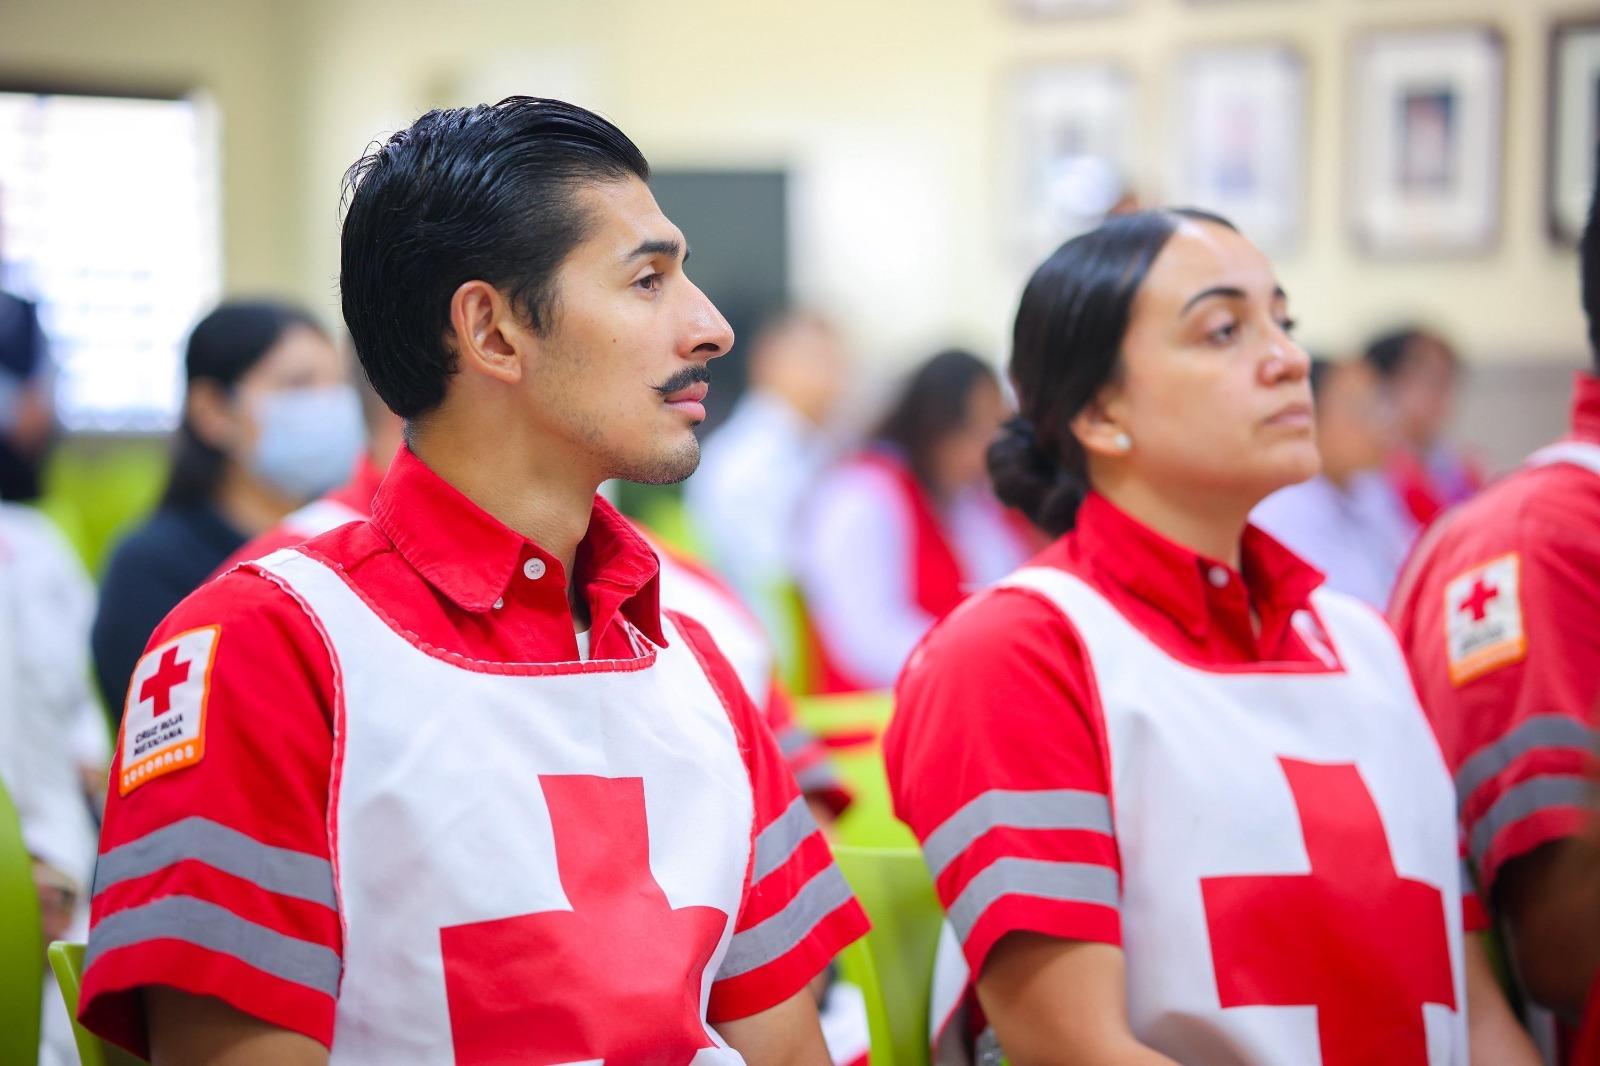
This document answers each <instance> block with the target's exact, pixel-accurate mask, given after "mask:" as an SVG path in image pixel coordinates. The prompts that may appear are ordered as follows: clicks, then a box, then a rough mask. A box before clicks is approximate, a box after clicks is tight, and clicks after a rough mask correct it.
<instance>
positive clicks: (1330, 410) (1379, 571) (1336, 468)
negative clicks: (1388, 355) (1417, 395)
mask: <svg viewBox="0 0 1600 1066" xmlns="http://www.w3.org/2000/svg"><path fill="white" fill-rule="evenodd" d="M1311 395H1312V396H1313V397H1314V399H1315V404H1316V424H1317V451H1318V452H1319V453H1320V454H1321V456H1322V473H1320V474H1318V475H1317V476H1316V477H1314V478H1312V479H1311V480H1310V481H1303V482H1301V483H1300V484H1298V485H1290V486H1289V487H1288V488H1284V489H1279V490H1278V491H1277V492H1275V493H1273V494H1272V495H1271V496H1268V497H1267V498H1266V499H1265V500H1262V501H1261V505H1260V506H1259V507H1257V508H1256V509H1255V510H1254V511H1253V512H1251V515H1250V521H1251V522H1253V523H1255V524H1256V525H1257V526H1260V527H1261V528H1262V529H1264V530H1266V531H1267V532H1268V533H1270V534H1272V535H1273V536H1274V537H1276V538H1277V539H1278V541H1279V542H1281V543H1282V544H1283V545H1284V546H1285V547H1287V548H1289V549H1290V550H1291V551H1293V552H1294V553H1295V554H1296V555H1298V556H1300V558H1302V559H1304V560H1305V561H1306V562H1308V563H1310V564H1311V565H1312V566H1314V567H1316V568H1317V569H1318V570H1321V571H1322V573H1323V574H1324V575H1325V576H1326V577H1327V587H1328V588H1331V589H1333V590H1335V591H1337V592H1343V593H1345V594H1346V595H1350V596H1354V597H1356V598H1357V599H1358V600H1362V601H1364V602H1366V603H1369V604H1371V605H1372V606H1373V607H1376V608H1377V609H1378V610H1380V611H1381V610H1383V609H1384V608H1385V607H1387V606H1388V604H1389V593H1390V592H1391V591H1392V590H1393V589H1394V581H1395V577H1396V576H1397V575H1398V574H1399V573H1400V565H1401V564H1402V563H1403V562H1405V557H1406V553H1407V552H1408V551H1410V549H1411V542H1412V540H1413V539H1414V537H1415V534H1416V523H1414V522H1413V521H1412V520H1411V518H1410V517H1409V516H1408V515H1406V514H1405V513H1404V512H1403V511H1401V509H1400V507H1399V504H1398V503H1397V502H1396V500H1395V497H1394V493H1393V492H1391V491H1390V490H1389V486H1388V482H1387V481H1386V479H1385V478H1384V476H1383V474H1382V468H1383V463H1384V460H1385V459H1386V458H1387V457H1388V455H1389V453H1390V451H1391V446H1392V441H1393V431H1392V429H1391V422H1390V419H1389V418H1388V417H1387V416H1386V407H1385V404H1384V402H1383V399H1382V396H1381V395H1380V393H1379V389H1378V379H1377V375H1376V373H1375V372H1374V371H1373V370H1372V368H1371V367H1370V366H1368V365H1367V364H1366V363H1365V362H1364V361H1362V360H1348V361H1344V362H1337V363H1336V362H1331V361H1329V360H1326V359H1313V360H1312V361H1311Z"/></svg>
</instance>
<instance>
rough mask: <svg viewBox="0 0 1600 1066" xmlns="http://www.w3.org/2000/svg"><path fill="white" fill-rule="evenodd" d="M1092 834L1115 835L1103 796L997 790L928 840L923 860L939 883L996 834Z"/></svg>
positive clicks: (982, 796) (960, 812)
mask: <svg viewBox="0 0 1600 1066" xmlns="http://www.w3.org/2000/svg"><path fill="white" fill-rule="evenodd" d="M999 828H1006V829H1086V830H1089V831H1091V832H1095V833H1104V834H1106V835H1107V836H1109V835H1111V805H1110V804H1109V803H1108V802H1107V801H1106V798H1105V796H1103V795H1101V794H1100V793H1098V792H1087V791H1083V790H1081V789H1072V788H1058V789H1036V790H1028V791H1018V790H1013V789H1002V788H995V789H990V790H989V791H988V792H984V793H981V794H980V795H978V796H976V797H974V798H973V799H971V800H969V801H968V802H967V803H966V804H965V805H964V806H962V808H961V809H960V810H958V811H956V813H954V814H952V815H951V816H950V817H949V818H947V819H945V821H944V823H943V824H942V825H940V826H939V828H937V829H935V830H934V831H933V832H932V833H930V834H928V839H927V840H925V841H923V843H922V854H923V857H924V859H926V860H927V863H928V869H929V870H930V871H931V872H932V873H933V876H934V877H935V878H938V876H939V875H940V874H941V873H943V872H944V870H945V868H946V867H947V866H949V865H950V864H951V863H952V862H954V861H955V860H956V858H957V857H958V856H960V855H961V853H962V852H964V851H966V850H967V849H968V848H969V847H971V846H972V844H973V842H974V841H976V840H977V839H978V838H979V837H981V836H983V834H985V833H987V832H989V830H991V829H999Z"/></svg>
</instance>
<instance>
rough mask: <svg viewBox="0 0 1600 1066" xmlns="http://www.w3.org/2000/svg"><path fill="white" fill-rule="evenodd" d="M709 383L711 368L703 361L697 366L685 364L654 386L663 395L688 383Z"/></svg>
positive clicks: (667, 394) (669, 394)
mask: <svg viewBox="0 0 1600 1066" xmlns="http://www.w3.org/2000/svg"><path fill="white" fill-rule="evenodd" d="M700 384H705V385H709V384H711V368H710V367H709V366H707V365H705V364H704V363H701V364H699V365H698V366H686V367H684V368H683V369H682V370H680V371H678V372H677V373H676V374H674V375H672V376H671V377H670V378H668V379H667V380H665V381H663V382H662V383H661V384H659V385H657V386H656V387H655V389H656V391H657V392H659V393H660V394H661V395H663V396H671V395H672V394H673V393H675V392H677V391H679V390H680V389H687V388H688V387H689V386H690V385H700Z"/></svg>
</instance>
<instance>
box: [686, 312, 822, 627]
mask: <svg viewBox="0 0 1600 1066" xmlns="http://www.w3.org/2000/svg"><path fill="white" fill-rule="evenodd" d="M749 360H750V388H749V390H748V391H747V392H746V393H745V394H744V395H743V396H742V397H741V398H740V399H739V402H738V403H737V404H736V405H735V406H734V408H733V411H732V413H731V414H730V415H729V416H728V420H727V422H725V423H724V424H723V425H722V427H721V428H720V429H718V430H717V431H716V432H715V433H712V434H711V436H710V437H709V438H707V440H706V445H705V455H704V459H703V460H702V462H701V463H700V469H699V470H697V471H696V472H695V475H694V477H692V478H690V479H689V481H688V483H687V484H686V485H685V486H684V500H685V502H686V503H687V505H688V507H689V512H690V516H691V518H692V519H693V520H694V524H695V529H696V531H697V532H698V533H699V535H700V537H701V538H702V539H703V540H704V542H705V546H706V552H707V555H708V556H709V558H710V561H711V564H712V566H713V567H715V569H716V570H717V571H718V573H720V574H721V575H722V576H723V577H724V578H726V579H727V580H728V581H729V582H730V583H732V585H733V587H734V589H735V590H736V591H737V592H738V593H739V595H740V597H741V598H742V599H743V600H744V602H745V603H747V604H749V605H750V607H751V608H752V609H753V610H754V611H755V612H756V614H757V615H758V616H759V617H760V618H761V621H762V623H763V624H764V625H765V627H766V629H767V632H769V633H771V634H772V635H773V637H774V639H775V640H776V642H777V644H778V646H779V647H784V648H788V647H793V646H795V643H796V641H795V638H796V634H793V633H790V632H789V630H790V629H792V628H793V626H792V622H791V615H792V612H791V611H789V610H786V609H785V606H786V603H785V595H786V592H787V589H788V587H789V585H790V583H791V582H792V581H793V573H794V543H795V522H796V519H797V518H798V517H799V515H800V510H801V503H802V501H803V500H804V499H805V497H806V494H807V493H808V492H809V491H810V489H811V488H812V487H813V485H814V484H815V482H816V479H817V476H818V474H819V473H820V472H821V471H822V469H823V468H824V466H826V464H827V463H828V462H829V461H830V460H831V459H833V458H834V457H835V456H834V446H833V444H832V441H831V440H830V438H829V436H828V433H827V431H826V426H827V424H828V419H829V417H830V416H831V415H832V414H833V411H834V408H835V407H836V405H837V404H838V401H839V397H840V394H841V393H842V392H843V391H844V385H845V375H846V373H847V371H848V368H849V361H848V359H847V358H846V356H845V352H844V346H843V344H842V343H841V341H840V337H839V333H838V330H837V329H836V328H835V327H834V326H833V324H832V323H831V322H829V321H828V320H827V319H826V318H823V317H822V316H821V315H818V314H815V313H813V312H809V311H802V310H789V311H785V312H783V313H782V314H780V315H778V316H777V317H776V318H774V319H773V320H772V321H770V322H769V323H767V324H766V325H765V326H763V327H762V329H761V331H760V332H759V333H758V334H757V335H756V339H755V342H754V343H753V344H752V345H751V347H750V355H749Z"/></svg>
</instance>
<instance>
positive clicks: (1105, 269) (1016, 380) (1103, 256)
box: [989, 208, 1234, 536]
mask: <svg viewBox="0 0 1600 1066" xmlns="http://www.w3.org/2000/svg"><path fill="white" fill-rule="evenodd" d="M1190 220H1193V221H1200V222H1210V223H1213V224H1215V225H1218V226H1225V227H1227V228H1228V229H1230V230H1231V229H1233V228H1234V226H1233V224H1232V223H1231V222H1229V221H1228V220H1227V219H1224V218H1222V217H1220V216H1218V215H1213V214H1211V213H1209V212H1206V211H1197V210H1194V209H1192V208H1172V209H1168V210H1160V211H1139V212H1135V213H1133V214H1127V215H1118V216H1115V217H1113V218H1110V219H1107V220H1106V221H1105V222H1104V223H1102V224H1101V225H1099V226H1098V227H1096V228H1095V229H1093V230H1090V231H1089V232H1088V233H1085V234H1082V235H1081V236H1078V237H1074V238H1073V239H1072V240H1070V241H1068V242H1067V243H1066V244H1063V245H1062V246H1061V247H1060V248H1057V249H1056V251H1055V253H1054V254H1053V255H1051V256H1050V258H1049V259H1046V260H1045V261H1044V262H1043V263H1042V264H1041V265H1040V266H1039V269H1037V270H1035V271H1034V272H1033V277H1032V278H1030V279H1029V280H1028V285H1027V288H1025V289H1024V290H1023V292H1022V303H1021V305H1020V306H1019V307H1018V308H1017V321H1016V325H1015V327H1014V328H1013V330H1012V342H1011V382H1012V384H1013V385H1014V386H1015V387H1016V390H1017V404H1018V408H1019V414H1018V415H1017V417H1015V418H1013V419H1012V420H1011V421H1010V422H1008V423H1006V426H1005V428H1004V429H1003V430H1002V431H1001V433H1000V436H999V437H998V438H997V439H996V440H995V442H994V444H992V445H990V447H989V476H990V478H992V479H993V481H994V488H995V493H996V494H997V495H998V496H999V497H1000V499H1001V500H1002V501H1004V502H1005V503H1007V504H1009V505H1010V506H1012V507H1015V508H1017V509H1018V510H1020V511H1021V512H1022V513H1023V514H1025V515H1027V516H1028V518H1029V519H1031V520H1032V521H1033V523H1034V524H1035V525H1037V526H1038V527H1039V528H1040V529H1043V530H1044V531H1045V532H1047V533H1050V534H1051V535H1052V536H1055V535H1060V534H1062V533H1065V532H1066V531H1067V530H1069V529H1071V528H1072V526H1073V523H1074V522H1075V521H1076V520H1077V515H1078V505H1079V504H1081V503H1082V502H1083V498H1084V496H1086V495H1087V494H1088V491H1089V473H1088V467H1087V463H1086V460H1085V456H1084V453H1083V447H1082V446H1081V445H1080V444H1079V443H1078V439H1077V438H1076V437H1075V436H1073V433H1072V420H1073V419H1074V418H1075V417H1076V416H1077V414H1078V412H1080V411H1082V410H1083V408H1084V407H1085V406H1086V405H1088V404H1089V402H1090V401H1092V400H1093V399H1094V398H1095V396H1096V395H1097V394H1098V393H1099V392H1100V390H1101V389H1102V388H1104V387H1105V386H1106V385H1107V384H1109V383H1110V382H1112V381H1114V380H1115V379H1116V377H1117V375H1118V373H1120V371H1121V366H1122V339H1123V336H1124V335H1125V334H1126V333H1127V331H1128V320H1129V318H1130V316H1131V314H1132V311H1133V301H1134V297H1136V296H1137V295H1138V293H1139V287H1140V286H1141V285H1143V284H1144V279H1145V275H1147V274H1148V273H1149V272H1150V267H1151V264H1153V263H1154V262H1155V261H1156V257H1157V256H1159V255H1160V254H1161V250H1162V249H1163V248H1165V247H1166V246H1167V242H1168V241H1169V240H1171V239H1172V235H1173V234H1174V233H1176V232H1177V231H1178V227H1179V226H1181V225H1182V224H1183V223H1184V222H1185V221H1190Z"/></svg>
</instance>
